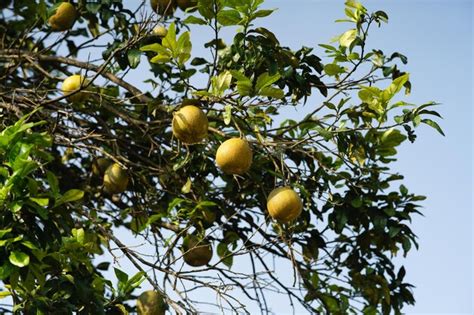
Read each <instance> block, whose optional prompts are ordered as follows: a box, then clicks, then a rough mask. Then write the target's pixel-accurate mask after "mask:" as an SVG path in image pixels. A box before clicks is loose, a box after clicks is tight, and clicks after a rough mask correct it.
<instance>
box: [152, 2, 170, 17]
mask: <svg viewBox="0 0 474 315" xmlns="http://www.w3.org/2000/svg"><path fill="white" fill-rule="evenodd" d="M150 4H151V7H152V9H153V10H154V11H155V12H156V13H158V14H161V15H172V14H173V13H174V11H175V10H176V1H175V0H150Z"/></svg>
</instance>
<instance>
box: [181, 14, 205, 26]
mask: <svg viewBox="0 0 474 315" xmlns="http://www.w3.org/2000/svg"><path fill="white" fill-rule="evenodd" d="M183 23H184V24H198V25H207V22H206V20H204V19H201V18H198V17H195V16H193V15H189V16H188V17H186V18H185V19H184V21H183Z"/></svg>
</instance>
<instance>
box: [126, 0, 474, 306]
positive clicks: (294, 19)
mask: <svg viewBox="0 0 474 315" xmlns="http://www.w3.org/2000/svg"><path fill="white" fill-rule="evenodd" d="M126 2H128V3H130V2H131V1H126ZM362 2H363V3H364V5H366V6H367V7H368V8H369V11H372V10H379V9H380V10H384V11H386V12H387V13H388V14H389V17H390V21H389V24H388V25H384V26H383V27H382V28H381V29H379V30H376V31H375V32H372V34H370V35H369V46H370V47H373V48H379V49H382V50H383V51H384V52H387V53H388V52H393V51H399V52H401V53H403V54H405V55H406V56H407V57H408V60H409V63H408V65H407V66H405V69H406V70H407V71H408V72H410V74H411V77H410V78H411V81H412V84H413V90H412V94H411V95H410V96H409V97H408V98H407V99H406V100H407V101H408V102H412V103H417V104H422V103H424V102H427V101H432V100H433V101H437V102H440V103H442V106H440V107H439V108H438V111H439V112H440V113H441V114H442V115H443V116H444V120H443V121H441V125H442V127H443V129H444V131H445V133H446V137H442V136H440V135H439V134H438V133H437V132H436V131H434V129H431V128H429V127H420V128H418V129H417V134H418V139H417V141H416V142H415V143H414V144H410V143H406V144H404V145H403V146H402V147H401V148H400V150H399V153H400V154H399V161H398V162H397V163H396V164H395V165H394V168H395V169H396V170H398V171H399V172H400V173H401V174H404V175H405V180H404V183H405V184H406V186H407V187H409V189H410V190H411V191H413V192H416V193H419V194H423V195H426V196H427V197H428V199H427V200H426V201H425V202H424V203H423V205H424V210H423V213H424V214H425V216H424V217H417V218H416V219H415V220H414V221H413V230H414V231H415V233H416V234H417V235H418V237H419V243H420V250H419V251H416V250H413V251H412V252H411V253H410V254H409V256H408V258H406V259H397V262H398V263H399V264H403V265H404V266H405V267H406V269H407V278H406V279H407V280H408V282H410V283H413V284H414V285H415V286H416V288H415V298H416V300H417V303H416V305H415V306H413V307H407V308H406V309H405V312H406V313H408V314H434V313H438V314H439V313H442V314H472V313H473V311H474V310H473V306H472V301H473V300H474V295H473V271H472V266H473V235H472V227H473V216H472V209H473V207H472V205H473V191H474V190H473V181H472V178H473V172H472V171H473V151H472V148H473V130H472V120H473V118H474V117H473V110H472V105H473V96H472V91H473V71H472V70H473V69H472V61H473V54H472V53H473V51H472V50H473V48H472V44H473V29H472V19H473V4H472V2H471V1H461V0H445V1H436V0H432V1H428V0H425V1H422V0H418V1H416V0H405V1H404V0H399V1H388V0H386V1H381V0H378V1H375V0H372V1H362ZM265 6H266V7H270V8H279V10H278V11H277V12H276V13H274V14H273V15H272V16H270V17H268V18H266V19H264V20H262V22H261V24H262V25H265V27H267V28H268V29H270V30H272V31H274V32H275V33H276V35H277V37H278V38H279V39H280V42H281V43H282V44H283V45H285V46H290V47H292V48H294V49H298V48H299V47H301V46H302V45H305V46H310V47H316V46H317V44H319V43H325V42H328V41H329V39H330V38H332V37H333V36H335V35H338V34H340V33H341V32H342V31H344V30H345V29H347V25H344V24H336V23H334V20H335V19H337V18H341V17H343V8H344V1H342V0H337V1H335V0H325V1H318V0H291V1H288V0H267V1H266V4H265ZM205 35H206V34H205V33H200V32H193V33H192V34H191V38H192V39H193V41H194V47H195V49H194V51H195V52H199V48H198V45H201V44H202V43H203V40H205V39H206V38H205ZM317 52H318V54H321V55H322V54H323V51H322V50H317ZM134 73H135V74H136V76H135V75H134V74H133V73H131V75H132V77H130V79H132V81H134V83H137V85H138V86H140V83H139V82H140V81H143V80H144V75H143V72H142V71H135V72H134ZM150 77H151V74H150ZM142 86H143V87H145V86H144V85H142ZM293 115H295V116H294V118H301V117H302V114H301V113H299V114H298V113H297V112H296V113H294V114H293ZM298 115H300V116H301V117H299V116H298ZM273 302H275V305H278V308H275V309H276V310H278V311H277V313H278V314H284V313H286V312H290V307H289V305H287V304H285V302H282V301H272V303H273ZM285 305H287V308H286V309H285Z"/></svg>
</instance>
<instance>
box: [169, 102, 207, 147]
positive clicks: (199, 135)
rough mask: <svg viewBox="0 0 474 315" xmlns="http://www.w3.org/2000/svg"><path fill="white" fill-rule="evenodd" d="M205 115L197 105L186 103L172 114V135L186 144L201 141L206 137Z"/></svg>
mask: <svg viewBox="0 0 474 315" xmlns="http://www.w3.org/2000/svg"><path fill="white" fill-rule="evenodd" d="M207 127H208V121H207V116H206V114H204V112H203V111H202V110H201V109H200V108H199V107H197V106H194V105H187V106H184V107H182V108H181V109H180V110H178V111H177V112H176V113H175V114H174V116H173V122H172V129H173V135H174V136H175V137H176V138H178V139H179V140H181V141H182V142H184V143H186V144H193V143H198V142H201V141H202V140H203V139H204V138H206V137H207Z"/></svg>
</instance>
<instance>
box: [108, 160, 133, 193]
mask: <svg viewBox="0 0 474 315" xmlns="http://www.w3.org/2000/svg"><path fill="white" fill-rule="evenodd" d="M127 186H128V175H127V172H126V171H125V170H124V169H123V168H121V167H120V165H119V164H117V163H114V164H112V165H110V166H109V167H108V168H107V170H106V171H105V174H104V187H105V190H106V191H107V192H109V193H111V194H118V193H122V192H124V191H125V190H126V189H127Z"/></svg>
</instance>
